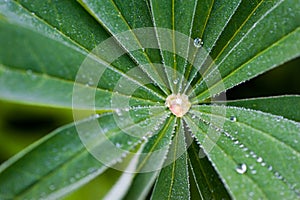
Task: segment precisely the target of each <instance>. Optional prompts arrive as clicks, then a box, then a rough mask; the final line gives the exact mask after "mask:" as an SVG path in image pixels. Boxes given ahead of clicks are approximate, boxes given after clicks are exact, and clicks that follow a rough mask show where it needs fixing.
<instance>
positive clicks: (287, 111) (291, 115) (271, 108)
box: [226, 95, 300, 122]
mask: <svg viewBox="0 0 300 200" xmlns="http://www.w3.org/2000/svg"><path fill="white" fill-rule="evenodd" d="M226 104H227V105H230V106H238V107H244V108H250V109H254V110H261V111H263V112H267V113H271V114H274V115H279V116H283V117H286V118H288V119H291V120H295V121H297V122H300V96H299V95H283V96H273V97H262V98H253V99H241V100H235V101H227V102H226Z"/></svg>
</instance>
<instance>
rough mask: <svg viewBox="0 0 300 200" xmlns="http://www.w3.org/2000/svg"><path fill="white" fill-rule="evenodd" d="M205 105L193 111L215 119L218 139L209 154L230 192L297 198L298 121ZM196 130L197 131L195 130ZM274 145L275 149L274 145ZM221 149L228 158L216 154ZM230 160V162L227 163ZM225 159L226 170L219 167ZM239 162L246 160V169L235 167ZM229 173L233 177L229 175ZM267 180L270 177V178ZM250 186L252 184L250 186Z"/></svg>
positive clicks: (256, 112)
mask: <svg viewBox="0 0 300 200" xmlns="http://www.w3.org/2000/svg"><path fill="white" fill-rule="evenodd" d="M199 107H202V106H199ZM204 107H206V106H204ZM208 107H210V108H208ZM208 107H206V108H204V109H203V110H202V109H200V110H201V115H200V113H197V114H196V115H197V116H198V117H200V116H201V120H204V121H206V122H208V123H210V120H211V119H214V120H213V121H214V123H213V126H215V127H214V129H215V130H216V131H217V132H220V133H219V140H218V141H216V143H215V146H214V148H213V149H212V150H211V151H210V152H209V154H208V155H209V157H210V159H212V161H213V162H214V164H215V165H216V168H217V170H218V171H219V173H220V175H221V176H222V177H223V179H224V181H225V182H226V185H227V186H228V187H229V191H230V192H231V193H232V195H233V196H234V197H236V198H238V197H241V198H242V196H240V194H239V193H241V192H240V191H244V192H245V193H246V194H247V195H250V194H251V195H258V196H261V197H264V198H272V197H278V196H282V197H284V198H288V199H293V198H296V199H297V198H299V193H298V192H297V190H298V188H297V185H296V184H295V183H296V182H298V181H299V180H297V179H298V177H297V178H296V177H294V176H295V173H298V172H297V168H298V163H299V160H300V157H299V155H300V154H299V147H298V146H297V141H298V139H299V138H300V136H299V133H300V132H299V128H300V126H299V123H296V122H293V121H290V120H286V119H278V117H276V116H273V115H270V114H266V113H262V112H259V111H253V110H245V109H241V108H235V107H227V108H226V112H227V117H226V118H224V114H221V113H219V112H220V110H222V107H221V106H219V107H214V106H208ZM212 108H213V109H215V108H217V110H214V112H216V113H211V109H212ZM197 109H198V108H197ZM204 110H206V111H204ZM208 113H211V114H208ZM216 116H218V117H216ZM231 116H235V117H236V122H235V121H234V122H232V120H230V118H231ZM258 116H259V117H258ZM211 117H212V118H211ZM214 117H216V118H214ZM221 118H223V120H225V122H224V125H223V126H222V127H220V125H219V124H218V123H216V122H217V121H218V120H221ZM201 120H200V121H201ZM202 123H203V122H202ZM274 124H275V125H274ZM190 125H191V124H190ZM280 125H282V126H280ZM191 126H194V125H191ZM206 126H207V125H206ZM278 126H280V127H281V128H278ZM195 132H197V131H196V130H195ZM198 133H199V132H198ZM198 133H196V134H197V137H198V138H199V140H201V141H203V139H202V138H203V136H200V135H199V134H198ZM262 144H264V145H262ZM275 147H276V149H274V148H275ZM221 149H222V150H221ZM271 149H273V150H271ZM221 151H223V152H226V153H225V154H224V155H223V156H224V157H227V158H223V156H221V157H220V156H219V155H216V153H217V154H219V153H220V154H222V153H221ZM226 154H228V155H230V157H228V156H226ZM217 157H218V158H217ZM232 161H233V163H232V164H229V162H232ZM221 162H222V164H221ZM223 162H224V163H223ZM225 163H227V164H228V165H229V166H230V167H229V166H228V167H227V168H229V170H228V169H227V170H225V169H221V168H224V167H225V166H226V165H227V164H225ZM242 163H245V164H246V166H247V168H246V171H244V170H243V171H242V172H241V171H239V170H237V171H235V169H236V168H238V167H239V165H240V164H242ZM287 165H288V166H289V167H287ZM244 169H245V168H244ZM287 169H289V170H287ZM230 177H232V178H231V179H230ZM233 177H235V178H233ZM228 178H229V179H228ZM235 180H236V181H237V182H236V183H235V184H237V183H238V182H239V186H234V183H233V182H235ZM267 180H272V182H269V181H267ZM241 183H242V184H241ZM231 184H232V185H231ZM250 187H252V188H251V189H249V188H250ZM255 188H256V189H255Z"/></svg>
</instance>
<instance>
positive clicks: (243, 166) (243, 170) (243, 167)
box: [235, 163, 247, 174]
mask: <svg viewBox="0 0 300 200" xmlns="http://www.w3.org/2000/svg"><path fill="white" fill-rule="evenodd" d="M235 171H236V172H237V173H239V174H244V173H246V171H247V165H246V164H245V163H241V164H238V165H237V166H236V168H235Z"/></svg>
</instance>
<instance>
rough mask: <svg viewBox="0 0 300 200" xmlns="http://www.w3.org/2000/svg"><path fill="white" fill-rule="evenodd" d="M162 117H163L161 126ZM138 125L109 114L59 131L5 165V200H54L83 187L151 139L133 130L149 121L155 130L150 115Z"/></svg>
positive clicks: (0, 172) (1, 177)
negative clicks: (128, 152)
mask: <svg viewBox="0 0 300 200" xmlns="http://www.w3.org/2000/svg"><path fill="white" fill-rule="evenodd" d="M154 118H155V117H154ZM161 118H162V115H161V114H158V115H157V118H156V120H154V121H155V123H156V121H157V119H161ZM137 119H138V118H137ZM150 119H151V118H150ZM138 120H139V121H138V122H135V123H133V124H132V123H131V124H130V123H129V124H126V125H125V123H126V122H127V121H125V122H124V124H123V125H124V126H123V127H122V129H121V128H120V127H119V125H120V124H118V123H117V122H116V121H115V116H114V114H105V115H102V116H100V117H97V116H96V117H93V118H91V119H88V120H85V121H82V122H76V124H70V125H68V126H66V127H63V128H61V129H58V130H57V131H54V132H53V133H52V134H50V135H49V136H48V137H46V138H45V139H42V140H41V141H38V142H37V143H36V144H34V145H32V146H31V147H29V148H28V149H25V150H24V151H23V152H21V153H20V154H18V155H17V156H16V157H15V158H13V159H11V160H9V161H8V162H7V163H5V164H3V165H2V166H1V168H0V185H1V187H0V188H1V190H0V196H1V198H4V199H12V198H13V199H24V198H32V197H41V198H42V197H43V198H45V197H47V198H50V199H51V198H52V199H53V198H58V197H61V196H63V195H65V194H66V193H69V192H71V191H72V190H74V189H76V188H78V187H80V186H81V185H82V184H85V183H86V182H88V181H89V180H91V179H92V178H94V177H96V176H97V175H99V174H100V173H102V172H103V171H104V170H105V169H106V168H107V167H108V166H112V165H113V164H115V163H116V162H117V161H119V160H120V159H121V158H122V157H124V153H125V154H127V151H130V150H131V149H133V148H135V146H136V145H137V144H138V143H139V142H140V140H141V139H140V138H142V136H143V135H145V134H146V133H144V132H143V133H141V132H140V133H139V134H140V135H139V136H140V137H137V136H138V135H134V132H129V133H131V134H128V133H127V132H128V131H130V130H134V129H135V128H134V127H137V126H140V125H141V124H143V123H144V121H145V120H147V123H149V124H150V126H154V125H153V123H151V122H150V121H149V119H148V117H147V116H143V117H141V116H140V117H139V119H138ZM99 125H100V127H99ZM95 127H99V128H100V129H99V128H98V129H97V128H95ZM125 133H127V134H125ZM114 145H115V146H114ZM120 148H122V150H121V149H120ZM90 153H92V155H93V156H95V157H96V158H97V159H98V160H101V162H104V163H101V162H99V161H98V160H96V159H95V158H94V157H93V156H92V155H91V154H90ZM104 164H105V165H104ZM66 172H67V173H66ZM16 183H17V184H16Z"/></svg>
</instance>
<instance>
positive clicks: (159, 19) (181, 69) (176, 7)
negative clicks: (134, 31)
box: [150, 0, 197, 93]
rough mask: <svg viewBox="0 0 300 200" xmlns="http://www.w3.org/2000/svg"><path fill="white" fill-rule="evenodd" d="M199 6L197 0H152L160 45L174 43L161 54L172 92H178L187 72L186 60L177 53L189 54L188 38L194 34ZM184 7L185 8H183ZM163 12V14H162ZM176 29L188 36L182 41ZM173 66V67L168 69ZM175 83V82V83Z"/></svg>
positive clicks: (162, 50)
mask: <svg viewBox="0 0 300 200" xmlns="http://www.w3.org/2000/svg"><path fill="white" fill-rule="evenodd" d="M196 6H197V0H187V1H175V0H174V1H166V2H164V3H161V1H158V0H151V1H150V7H151V11H152V18H153V23H154V25H155V28H156V34H157V38H158V41H159V46H160V47H165V46H168V43H169V42H171V43H172V44H171V45H170V46H171V49H172V52H168V51H166V50H164V49H161V55H162V57H163V64H164V69H165V73H166V75H167V78H168V81H169V86H170V88H171V91H172V93H178V91H179V90H180V88H179V87H180V85H181V82H182V78H183V75H184V73H185V65H186V62H187V61H186V60H184V59H182V58H180V56H178V55H176V53H177V52H178V51H181V52H182V54H183V55H185V58H187V56H188V50H189V45H190V41H189V40H188V39H189V38H188V37H190V36H191V34H192V25H193V21H194V17H195V11H196ZM182 8H184V10H183V9H182ZM162 13H163V15H162ZM157 28H165V29H168V30H171V32H170V33H168V36H169V37H168V38H170V40H171V41H167V40H166V32H165V31H164V30H165V29H162V30H161V29H157ZM175 31H177V32H180V33H183V34H185V35H186V36H188V37H187V38H184V39H185V41H182V39H181V38H179V37H176V34H175ZM168 68H171V69H172V70H171V69H168ZM176 82H177V83H176ZM174 83H175V84H174Z"/></svg>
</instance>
